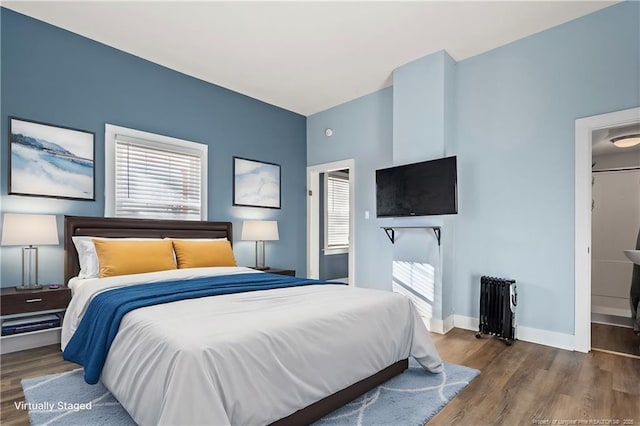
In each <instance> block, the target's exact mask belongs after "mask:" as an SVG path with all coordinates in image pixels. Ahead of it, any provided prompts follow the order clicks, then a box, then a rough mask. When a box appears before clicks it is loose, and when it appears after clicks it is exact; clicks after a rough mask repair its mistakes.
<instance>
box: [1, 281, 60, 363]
mask: <svg viewBox="0 0 640 426" xmlns="http://www.w3.org/2000/svg"><path fill="white" fill-rule="evenodd" d="M70 300H71V289H70V288H69V287H64V286H62V287H60V288H57V289H50V288H47V287H46V286H45V287H44V288H42V289H40V290H21V291H17V290H16V289H15V287H9V288H2V289H0V323H4V321H6V320H14V319H19V318H22V317H29V316H34V315H45V314H54V313H61V312H62V313H64V311H65V310H66V309H67V305H68V304H69V301H70ZM60 330H61V327H54V328H47V329H44V330H37V331H28V332H25V333H17V334H10V335H6V336H0V342H1V343H2V345H1V347H0V351H1V353H3V354H5V353H9V352H16V351H21V350H24V349H31V348H36V347H38V346H46V345H53V344H56V343H60Z"/></svg>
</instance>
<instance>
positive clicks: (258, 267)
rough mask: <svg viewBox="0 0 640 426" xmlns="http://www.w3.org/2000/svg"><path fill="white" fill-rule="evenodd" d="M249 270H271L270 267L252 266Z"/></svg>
mask: <svg viewBox="0 0 640 426" xmlns="http://www.w3.org/2000/svg"><path fill="white" fill-rule="evenodd" d="M251 269H257V270H258V271H266V270H267V269H271V266H252V267H251Z"/></svg>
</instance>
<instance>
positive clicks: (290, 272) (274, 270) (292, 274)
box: [254, 268, 296, 277]
mask: <svg viewBox="0 0 640 426" xmlns="http://www.w3.org/2000/svg"><path fill="white" fill-rule="evenodd" d="M254 269H255V268H254ZM263 272H266V273H268V274H278V275H288V276H290V277H295V276H296V271H295V270H293V269H281V268H269V269H265V270H263Z"/></svg>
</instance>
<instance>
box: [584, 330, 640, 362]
mask: <svg viewBox="0 0 640 426" xmlns="http://www.w3.org/2000/svg"><path fill="white" fill-rule="evenodd" d="M591 347H592V348H594V349H604V350H606V351H613V352H620V353H623V354H630V355H634V356H636V357H640V336H636V334H635V333H634V332H633V330H632V329H630V328H625V327H616V326H614V325H605V324H595V323H592V324H591Z"/></svg>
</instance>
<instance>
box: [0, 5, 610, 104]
mask: <svg viewBox="0 0 640 426" xmlns="http://www.w3.org/2000/svg"><path fill="white" fill-rule="evenodd" d="M614 3H616V2H615V1H613V2H612V1H608V2H600V1H546V2H540V1H517V2H508V1H498V2H484V1H454V2H435V1H429V2H425V1H408V2H405V1H397V2H393V1H388V2H366V1H360V2H325V1H319V2H312V1H301V2H271V1H260V2H244V1H241V2H237V1H236V2H212V1H199V2H186V1H182V2H179V1H142V2H140V1H138V2H129V1H101V2H96V1H66V2H61V1H20V2H18V1H3V2H2V5H3V6H6V7H8V8H9V9H13V10H15V11H17V12H20V13H23V14H26V15H29V16H32V17H34V18H37V19H40V20H42V21H45V22H48V23H51V24H53V25H56V26H59V27H62V28H65V29H68V30H70V31H73V32H75V33H78V34H81V35H84V36H86V37H88V38H91V39H94V40H97V41H100V42H102V43H104V44H107V45H109V46H112V47H115V48H118V49H121V50H123V51H125V52H129V53H132V54H134V55H137V56H140V57H142V58H145V59H148V60H150V61H153V62H156V63H158V64H161V65H164V66H166V67H169V68H172V69H174V70H177V71H180V72H183V73H185V74H189V75H191V76H194V77H197V78H200V79H202V80H205V81H208V82H211V83H214V84H217V85H220V86H223V87H226V88H228V89H231V90H234V91H237V92H240V93H243V94H245V95H248V96H251V97H253V98H257V99H260V100H262V101H265V102H268V103H271V104H274V105H277V106H280V107H282V108H285V109H288V110H291V111H295V112H297V113H300V114H303V115H310V114H313V113H316V112H319V111H322V110H325V109H327V108H330V107H332V106H335V105H338V104H341V103H343V102H346V101H349V100H351V99H354V98H356V97H359V96H362V95H365V94H368V93H371V92H374V91H376V90H378V89H381V88H383V87H386V86H388V85H390V84H391V73H392V71H393V70H394V69H395V68H397V67H398V66H400V65H403V64H405V63H407V62H410V61H412V60H414V59H417V58H420V57H422V56H425V55H428V54H430V53H433V52H437V51H439V50H442V49H445V50H446V51H447V52H449V54H450V55H451V56H452V57H453V58H454V59H456V60H461V59H465V58H468V57H470V56H474V55H477V54H479V53H482V52H485V51H488V50H491V49H493V48H495V47H498V46H502V45H504V44H507V43H510V42H512V41H515V40H518V39H521V38H523V37H526V36H528V35H530V34H533V33H536V32H539V31H542V30H544V29H547V28H550V27H553V26H556V25H559V24H561V23H564V22H567V21H570V20H572V19H575V18H577V17H580V16H582V15H586V14H589V13H591V12H594V11H596V10H599V9H602V8H604V7H607V6H610V5H612V4H614Z"/></svg>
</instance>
